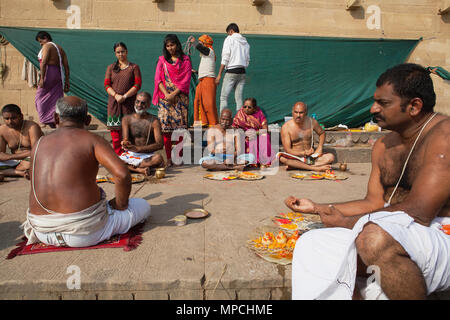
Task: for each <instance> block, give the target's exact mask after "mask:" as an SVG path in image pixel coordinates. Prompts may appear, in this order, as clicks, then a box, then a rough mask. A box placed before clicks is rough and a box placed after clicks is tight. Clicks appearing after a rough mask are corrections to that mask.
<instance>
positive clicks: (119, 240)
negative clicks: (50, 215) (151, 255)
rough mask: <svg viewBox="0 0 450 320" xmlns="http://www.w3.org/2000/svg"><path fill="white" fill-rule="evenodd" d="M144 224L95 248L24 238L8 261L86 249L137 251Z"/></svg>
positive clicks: (11, 253)
mask: <svg viewBox="0 0 450 320" xmlns="http://www.w3.org/2000/svg"><path fill="white" fill-rule="evenodd" d="M143 226H144V223H140V224H137V225H135V226H134V227H133V228H131V229H130V230H129V231H128V232H127V233H124V234H118V235H115V236H112V237H111V238H110V239H109V240H105V241H103V242H101V243H99V244H97V245H95V246H90V247H82V248H72V247H56V246H50V245H46V244H44V243H34V244H30V245H26V244H27V238H26V237H23V238H22V240H23V241H22V242H20V243H18V244H17V245H16V246H17V248H15V249H13V250H12V251H11V252H10V253H9V254H8V257H7V258H6V259H12V258H14V257H16V256H22V255H26V254H35V253H44V252H57V251H73V250H86V249H103V248H123V250H124V251H130V250H133V249H136V248H137V246H138V245H140V244H141V242H142V228H143Z"/></svg>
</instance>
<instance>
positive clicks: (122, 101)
mask: <svg viewBox="0 0 450 320" xmlns="http://www.w3.org/2000/svg"><path fill="white" fill-rule="evenodd" d="M114 53H115V55H116V57H117V61H116V62H115V63H113V64H111V65H109V66H108V68H107V69H106V74H105V83H104V84H105V90H106V92H108V95H109V97H108V120H107V122H106V126H107V127H108V129H109V130H110V132H111V138H112V145H113V148H114V151H115V152H116V153H117V155H119V156H120V155H121V154H122V151H123V150H122V146H121V144H120V142H121V141H122V124H121V123H122V118H123V116H125V115H127V114H131V113H133V112H134V101H135V100H136V93H137V92H138V91H139V89H140V88H141V85H142V78H141V70H140V69H139V66H138V65H137V64H134V63H132V62H129V61H128V50H127V46H126V45H125V44H124V43H123V42H118V43H116V44H115V45H114Z"/></svg>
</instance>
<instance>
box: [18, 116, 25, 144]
mask: <svg viewBox="0 0 450 320" xmlns="http://www.w3.org/2000/svg"><path fill="white" fill-rule="evenodd" d="M24 124H25V120H22V127H21V128H20V132H19V146H18V147H17V151H20V146H21V141H22V130H23V125H24Z"/></svg>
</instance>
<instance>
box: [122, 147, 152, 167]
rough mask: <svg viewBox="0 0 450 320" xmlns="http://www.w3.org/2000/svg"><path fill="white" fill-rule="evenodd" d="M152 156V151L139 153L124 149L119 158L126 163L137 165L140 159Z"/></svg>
mask: <svg viewBox="0 0 450 320" xmlns="http://www.w3.org/2000/svg"><path fill="white" fill-rule="evenodd" d="M152 156H153V153H139V152H132V151H125V152H122V154H121V155H120V159H122V161H124V162H125V163H127V164H130V165H132V166H134V167H138V166H139V165H140V164H141V162H142V161H144V160H145V159H148V158H151V157H152Z"/></svg>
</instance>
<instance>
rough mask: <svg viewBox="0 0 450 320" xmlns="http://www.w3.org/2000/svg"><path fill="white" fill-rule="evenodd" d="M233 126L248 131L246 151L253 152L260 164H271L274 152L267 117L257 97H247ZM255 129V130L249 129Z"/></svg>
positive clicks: (235, 117)
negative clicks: (258, 103) (258, 104)
mask: <svg viewBox="0 0 450 320" xmlns="http://www.w3.org/2000/svg"><path fill="white" fill-rule="evenodd" d="M233 127H234V128H236V129H242V130H244V132H246V133H247V134H246V136H245V153H252V154H253V155H254V156H255V158H256V161H257V163H258V164H263V165H270V163H271V162H272V158H273V152H272V148H271V144H270V135H269V133H268V131H267V129H268V125H267V119H266V117H265V116H264V113H263V112H262V110H261V108H260V107H258V106H257V104H256V99H255V98H247V99H245V100H244V105H243V106H242V108H241V109H239V111H238V112H237V113H236V115H235V116H234V119H233ZM251 129H253V130H254V131H248V130H251Z"/></svg>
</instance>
